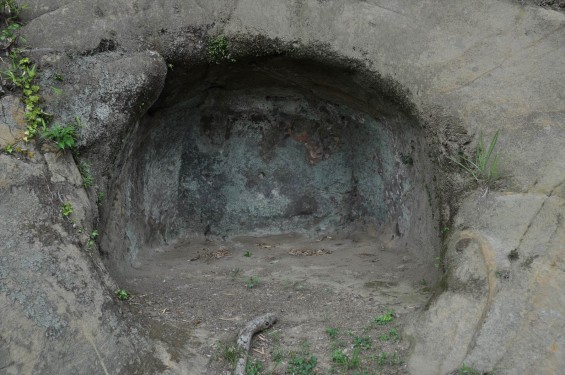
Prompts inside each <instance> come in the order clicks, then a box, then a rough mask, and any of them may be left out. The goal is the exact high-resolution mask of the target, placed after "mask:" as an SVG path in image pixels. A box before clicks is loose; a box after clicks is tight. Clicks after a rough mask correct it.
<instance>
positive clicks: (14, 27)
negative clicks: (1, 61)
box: [0, 23, 21, 50]
mask: <svg viewBox="0 0 565 375" xmlns="http://www.w3.org/2000/svg"><path fill="white" fill-rule="evenodd" d="M20 28H21V25H20V24H19V23H11V24H9V25H8V26H6V27H5V28H4V29H2V31H0V41H1V42H2V43H3V46H2V47H3V48H4V49H6V50H10V49H11V48H12V46H13V45H14V44H15V43H16V41H17V40H18V36H19V31H20Z"/></svg>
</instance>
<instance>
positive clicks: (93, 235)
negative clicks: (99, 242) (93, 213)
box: [86, 229, 98, 249]
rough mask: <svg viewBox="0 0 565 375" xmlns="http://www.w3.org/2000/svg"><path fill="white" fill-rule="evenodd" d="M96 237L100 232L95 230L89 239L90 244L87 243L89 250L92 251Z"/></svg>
mask: <svg viewBox="0 0 565 375" xmlns="http://www.w3.org/2000/svg"><path fill="white" fill-rule="evenodd" d="M96 237H98V231H97V230H96V229H94V230H93V231H92V232H91V233H90V237H89V238H88V242H87V243H86V245H87V246H88V248H89V249H92V247H93V246H94V241H95V240H96Z"/></svg>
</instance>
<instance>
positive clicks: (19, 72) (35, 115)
mask: <svg viewBox="0 0 565 375" xmlns="http://www.w3.org/2000/svg"><path fill="white" fill-rule="evenodd" d="M10 57H11V58H12V65H11V67H10V69H8V70H7V71H5V72H4V73H3V75H4V76H5V77H6V78H7V79H8V80H9V81H10V82H12V84H13V85H14V86H16V87H19V88H21V89H22V93H23V97H24V104H25V117H26V122H27V130H26V131H25V137H24V141H29V140H30V139H31V138H33V137H34V136H35V135H36V134H37V132H38V128H39V127H41V129H42V130H45V129H46V126H47V123H48V122H49V120H50V115H48V114H47V113H46V112H44V111H43V109H42V108H41V107H40V106H39V99H40V98H39V86H38V85H36V84H34V81H35V79H36V77H37V68H36V65H35V64H32V62H31V60H30V59H29V58H28V57H23V58H20V56H19V53H18V52H17V51H13V52H12V53H11V54H10Z"/></svg>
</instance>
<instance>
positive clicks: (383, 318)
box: [373, 310, 394, 326]
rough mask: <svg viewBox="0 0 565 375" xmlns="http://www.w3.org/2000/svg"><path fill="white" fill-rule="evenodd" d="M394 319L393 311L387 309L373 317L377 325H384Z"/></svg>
mask: <svg viewBox="0 0 565 375" xmlns="http://www.w3.org/2000/svg"><path fill="white" fill-rule="evenodd" d="M393 320H394V311H392V310H389V311H387V312H386V313H384V314H383V315H380V316H377V317H375V319H374V320H373V321H374V322H375V323H376V324H377V325H380V326H384V325H387V324H388V323H390V322H392V321H393Z"/></svg>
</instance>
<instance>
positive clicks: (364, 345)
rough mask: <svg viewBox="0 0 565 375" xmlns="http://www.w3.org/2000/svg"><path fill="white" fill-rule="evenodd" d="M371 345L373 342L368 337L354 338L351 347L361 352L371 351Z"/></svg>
mask: <svg viewBox="0 0 565 375" xmlns="http://www.w3.org/2000/svg"><path fill="white" fill-rule="evenodd" d="M372 345H373V340H372V339H371V338H370V337H369V336H363V337H361V336H355V337H354V338H353V347H354V348H361V349H363V350H368V349H371V346H372Z"/></svg>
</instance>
